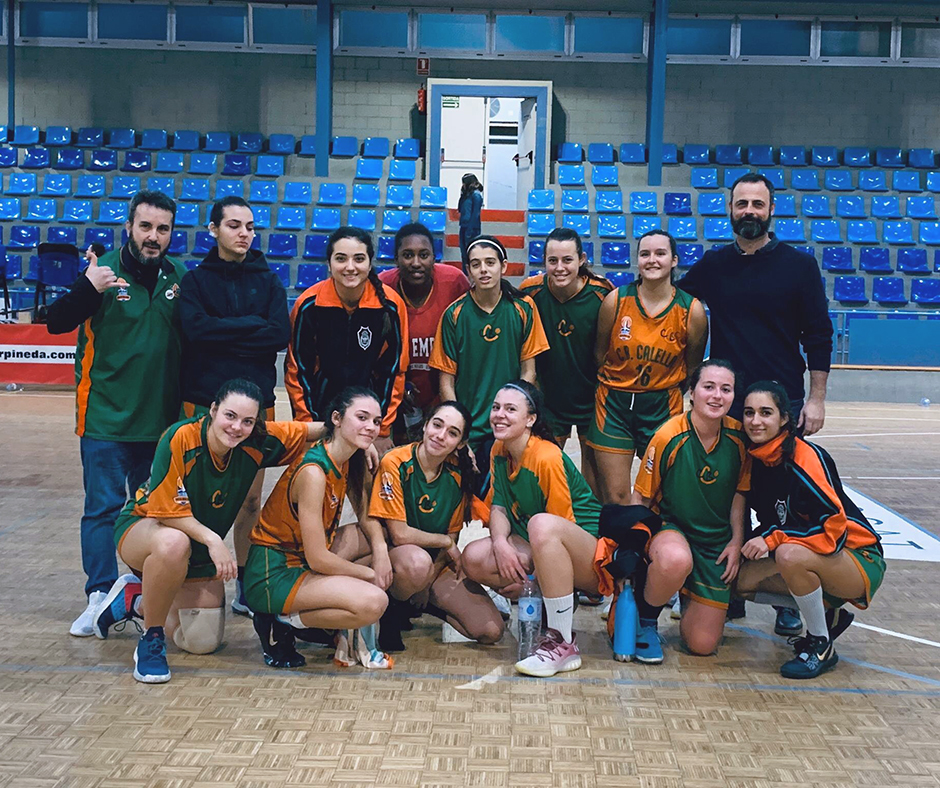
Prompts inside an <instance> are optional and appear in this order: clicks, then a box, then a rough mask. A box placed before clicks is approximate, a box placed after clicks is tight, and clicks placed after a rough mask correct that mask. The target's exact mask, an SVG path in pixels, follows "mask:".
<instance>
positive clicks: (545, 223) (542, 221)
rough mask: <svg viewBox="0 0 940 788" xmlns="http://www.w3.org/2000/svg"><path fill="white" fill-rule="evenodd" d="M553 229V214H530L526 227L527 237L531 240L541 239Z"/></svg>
mask: <svg viewBox="0 0 940 788" xmlns="http://www.w3.org/2000/svg"><path fill="white" fill-rule="evenodd" d="M554 229H555V214H553V213H530V214H529V216H528V223H527V227H526V233H527V235H529V236H531V237H533V238H541V237H544V236H546V235H548V234H549V233H550V232H551V231H552V230H554Z"/></svg>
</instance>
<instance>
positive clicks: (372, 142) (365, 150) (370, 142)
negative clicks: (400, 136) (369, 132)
mask: <svg viewBox="0 0 940 788" xmlns="http://www.w3.org/2000/svg"><path fill="white" fill-rule="evenodd" d="M388 153H389V143H388V137H366V138H365V139H364V140H363V141H362V155H363V156H364V157H365V158H367V159H387V158H388Z"/></svg>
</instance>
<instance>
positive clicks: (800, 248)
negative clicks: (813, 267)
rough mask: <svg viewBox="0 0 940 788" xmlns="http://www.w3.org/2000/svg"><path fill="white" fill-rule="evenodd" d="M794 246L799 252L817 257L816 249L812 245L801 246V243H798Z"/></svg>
mask: <svg viewBox="0 0 940 788" xmlns="http://www.w3.org/2000/svg"><path fill="white" fill-rule="evenodd" d="M793 248H794V249H796V250H797V251H798V252H802V253H803V254H808V255H809V256H810V257H812V258H814V259H815V257H816V250H815V249H814V248H813V247H812V246H799V245H796V246H794V247H793Z"/></svg>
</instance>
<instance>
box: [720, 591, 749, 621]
mask: <svg viewBox="0 0 940 788" xmlns="http://www.w3.org/2000/svg"><path fill="white" fill-rule="evenodd" d="M746 615H747V611H746V610H745V609H744V600H743V599H742V598H741V597H739V596H733V597H731V601H730V602H729V603H728V613H727V615H726V616H725V618H727V619H728V621H734V620H736V619H739V618H744V617H745V616H746Z"/></svg>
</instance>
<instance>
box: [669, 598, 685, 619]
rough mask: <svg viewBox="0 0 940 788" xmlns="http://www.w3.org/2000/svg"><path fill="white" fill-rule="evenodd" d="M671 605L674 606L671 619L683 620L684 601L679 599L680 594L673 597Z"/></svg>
mask: <svg viewBox="0 0 940 788" xmlns="http://www.w3.org/2000/svg"><path fill="white" fill-rule="evenodd" d="M669 604H670V605H672V611H671V612H670V613H669V617H670V618H672V619H676V620H678V619H680V618H682V600H681V599H680V598H679V594H678V593H675V594H673V595H672V598H671V599H670V600H669Z"/></svg>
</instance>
